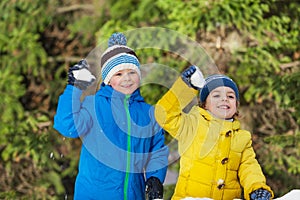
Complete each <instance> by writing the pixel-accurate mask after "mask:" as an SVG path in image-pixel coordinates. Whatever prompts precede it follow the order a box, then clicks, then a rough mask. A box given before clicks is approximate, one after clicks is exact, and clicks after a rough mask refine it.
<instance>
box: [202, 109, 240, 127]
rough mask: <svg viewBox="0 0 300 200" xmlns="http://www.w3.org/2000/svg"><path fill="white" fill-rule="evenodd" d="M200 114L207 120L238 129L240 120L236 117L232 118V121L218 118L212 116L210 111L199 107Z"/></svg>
mask: <svg viewBox="0 0 300 200" xmlns="http://www.w3.org/2000/svg"><path fill="white" fill-rule="evenodd" d="M200 114H201V115H202V116H203V117H204V118H205V119H206V120H207V121H215V122H218V123H219V124H222V126H223V127H225V128H226V127H231V128H232V129H233V130H238V129H240V126H241V125H240V122H239V120H238V119H236V118H234V119H233V121H229V120H224V119H219V118H216V117H214V116H213V115H212V114H211V113H210V112H208V111H207V110H205V109H203V108H201V107H200Z"/></svg>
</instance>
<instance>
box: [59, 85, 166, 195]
mask: <svg viewBox="0 0 300 200" xmlns="http://www.w3.org/2000/svg"><path fill="white" fill-rule="evenodd" d="M81 95H82V91H81V90H79V89H77V88H76V87H74V86H71V85H67V87H66V88H65V91H64V92H63V94H62V95H61V96H60V97H59V101H58V107H57V112H56V115H55V117H54V128H55V129H56V130H58V131H59V132H60V133H61V134H62V135H64V136H65V137H70V138H77V137H80V138H81V139H82V149H81V155H80V161H79V172H78V175H77V178H76V183H75V194H74V199H101V200H105V199H109V200H112V199H128V200H132V199H134V200H138V199H145V180H147V179H148V178H150V177H151V176H154V177H157V178H159V179H160V181H161V182H162V183H163V182H164V179H165V176H166V170H167V165H168V159H167V156H168V148H167V146H165V145H164V135H163V133H164V131H163V130H162V129H161V127H160V126H159V125H158V124H157V122H156V121H155V118H154V112H153V111H154V109H153V107H152V106H151V105H149V104H147V103H145V101H144V99H143V97H142V96H141V95H140V92H139V90H136V91H135V92H134V93H133V94H132V95H130V96H129V95H124V94H122V93H119V92H117V91H115V90H114V89H113V88H112V87H111V86H108V85H104V84H102V85H101V88H100V90H98V91H97V93H96V94H95V95H91V96H87V97H85V99H84V100H83V101H82V102H81V101H80V96H81Z"/></svg>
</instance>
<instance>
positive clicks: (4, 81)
mask: <svg viewBox="0 0 300 200" xmlns="http://www.w3.org/2000/svg"><path fill="white" fill-rule="evenodd" d="M0 10H1V16H0V30H1V31H0V60H1V64H0V66H1V69H0V94H1V96H0V97H1V98H0V199H73V184H74V180H75V176H76V174H77V164H78V158H79V151H80V147H81V140H80V139H68V138H64V137H62V136H61V135H59V134H58V133H57V132H56V131H55V130H54V129H53V128H52V125H53V116H54V114H55V110H56V106H57V100H58V96H59V95H60V94H61V93H62V91H63V90H64V88H65V85H66V80H67V70H68V68H69V67H70V66H72V65H74V64H75V63H77V62H78V61H79V60H80V59H82V58H85V57H87V55H88V54H89V53H90V52H91V51H92V50H93V49H94V48H95V47H96V46H97V45H98V44H100V43H101V42H103V41H104V40H107V38H108V37H109V36H110V35H111V34H112V33H113V32H116V31H118V32H125V31H128V30H133V29H137V28H143V27H161V28H166V29H170V30H174V31H176V32H178V33H180V34H183V35H186V36H187V37H189V38H191V39H193V40H195V41H197V42H198V43H199V44H201V46H202V47H203V48H204V49H205V51H206V52H207V54H208V55H209V56H210V57H211V58H212V59H213V61H214V62H215V65H216V66H217V67H218V70H219V71H220V72H221V73H226V74H227V75H229V76H230V77H232V78H233V79H234V81H235V82H237V84H238V86H239V90H240V95H241V104H240V109H239V110H240V114H241V116H242V118H241V121H242V126H243V127H244V128H246V129H248V130H249V131H251V132H252V133H253V145H254V148H255V151H256V153H257V159H258V160H259V162H260V164H261V166H262V168H263V171H264V173H265V175H266V177H267V182H268V184H269V185H270V186H271V187H272V189H273V190H274V192H275V195H276V197H278V196H281V195H282V194H284V193H286V192H288V191H289V190H291V189H293V188H298V189H299V188H300V132H299V131H300V130H299V128H300V95H299V92H300V45H299V44H300V36H299V31H300V29H299V27H300V2H299V1H297V0H290V1H289V0H285V1H283V0H282V1H281V0H263V1H259V0H184V1H182V0H181V1H179V0H143V1H138V0H122V1H117V0H105V1H104V0H84V1H83V0H39V1H35V0H2V1H1V2H0ZM156 39H158V38H149V37H145V38H144V41H150V40H156ZM128 40H130V38H128ZM170 41H173V42H170ZM170 41H168V42H166V44H165V45H176V39H174V38H170ZM128 42H129V41H128ZM162 42H163V41H162ZM129 46H130V45H129ZM171 48H172V47H168V46H167V47H166V48H165V49H171ZM136 52H137V54H138V55H139V58H140V61H141V63H149V62H155V63H160V64H163V65H167V66H169V67H171V68H174V69H175V70H177V71H178V72H180V71H182V70H183V69H184V68H186V67H187V66H188V64H189V63H187V62H186V61H185V60H184V59H182V58H180V55H174V54H173V53H172V52H168V51H163V50H159V49H147V50H143V51H141V50H137V51H136ZM156 76H158V77H159V76H161V78H162V79H163V78H164V75H163V74H157V75H156ZM166 90H167V88H165V87H161V86H159V85H151V84H148V85H147V86H145V87H142V88H141V91H142V95H143V96H144V97H145V99H146V101H147V102H149V103H151V104H155V102H156V101H157V100H158V99H159V98H160V97H161V95H162V94H163V93H164V92H166ZM166 137H167V141H166V142H168V141H170V140H171V139H170V138H169V136H168V135H167V136H166ZM172 148H173V146H172ZM174 149H175V150H176V145H174ZM172 150H173V149H172ZM178 167H179V166H178V160H177V161H176V159H175V161H173V162H171V163H170V165H169V170H170V172H171V174H175V177H176V173H177V171H178ZM173 189H174V183H172V181H170V182H168V184H166V185H165V199H169V198H170V197H171V196H172V193H173Z"/></svg>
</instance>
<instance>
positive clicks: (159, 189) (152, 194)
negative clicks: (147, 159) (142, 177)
mask: <svg viewBox="0 0 300 200" xmlns="http://www.w3.org/2000/svg"><path fill="white" fill-rule="evenodd" d="M163 194H164V187H163V185H162V183H161V182H160V180H159V179H158V178H156V177H153V176H151V177H150V178H149V179H148V180H147V181H146V195H148V199H149V200H153V199H163Z"/></svg>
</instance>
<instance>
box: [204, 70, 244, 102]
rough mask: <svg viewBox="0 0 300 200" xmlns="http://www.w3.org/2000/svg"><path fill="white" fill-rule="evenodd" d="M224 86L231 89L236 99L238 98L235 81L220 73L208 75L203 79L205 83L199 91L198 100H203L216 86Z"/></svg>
mask: <svg viewBox="0 0 300 200" xmlns="http://www.w3.org/2000/svg"><path fill="white" fill-rule="evenodd" d="M220 86H226V87H230V88H231V89H233V91H234V93H235V96H236V99H237V100H239V90H238V87H237V85H236V83H235V82H234V81H233V80H232V79H231V78H229V77H228V76H225V75H222V74H214V75H210V76H208V77H207V78H206V79H205V84H204V86H203V88H202V89H201V91H200V102H201V103H203V102H205V100H206V98H207V96H208V95H209V93H210V92H211V91H212V90H214V89H215V88H217V87H220Z"/></svg>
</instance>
